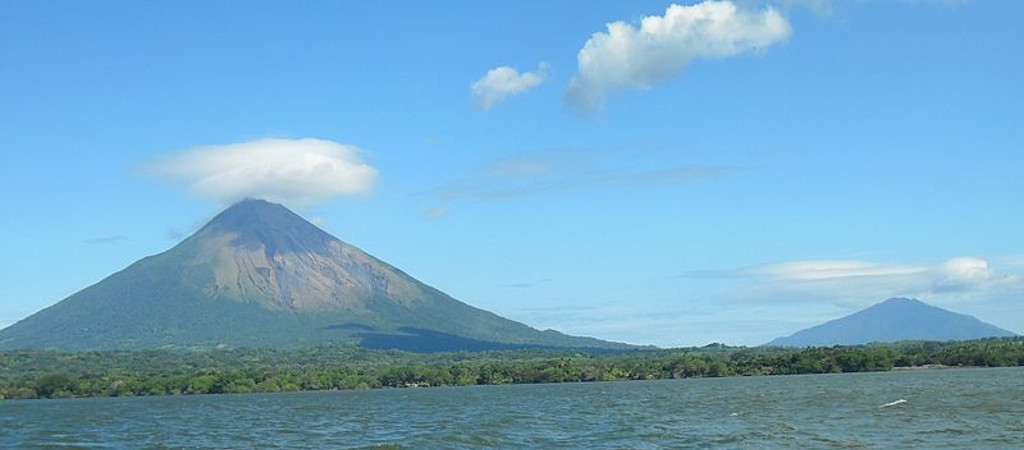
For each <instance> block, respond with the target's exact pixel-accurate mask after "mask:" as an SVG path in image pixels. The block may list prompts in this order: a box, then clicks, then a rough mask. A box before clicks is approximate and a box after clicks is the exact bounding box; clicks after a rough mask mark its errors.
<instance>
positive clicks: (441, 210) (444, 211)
mask: <svg viewBox="0 0 1024 450" xmlns="http://www.w3.org/2000/svg"><path fill="white" fill-rule="evenodd" d="M420 212H421V213H422V214H423V216H424V217H426V218H428V219H432V220H437V219H441V218H444V217H448V214H449V212H450V211H448V208H445V207H443V206H423V207H421V208H420Z"/></svg>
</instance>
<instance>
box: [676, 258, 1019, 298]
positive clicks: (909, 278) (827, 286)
mask: <svg viewBox="0 0 1024 450" xmlns="http://www.w3.org/2000/svg"><path fill="white" fill-rule="evenodd" d="M1010 267H1011V266H1007V267H1006V268H1007V269H1008V268H1010ZM684 277H687V278H733V279H736V278H745V279H748V280H749V283H750V284H749V285H748V286H747V287H746V288H743V289H741V290H740V291H736V292H732V293H729V294H727V295H726V296H725V297H728V298H732V299H736V300H744V301H769V302H779V301H782V302H794V301H796V302H799V301H810V302H820V301H827V302H832V303H834V304H837V305H842V306H851V307H853V306H858V307H859V306H865V305H868V304H871V303H875V302H878V301H881V300H884V299H886V298H889V297H916V298H921V299H927V300H929V301H933V302H936V303H939V304H943V303H945V304H950V303H957V302H962V301H971V300H975V299H978V298H983V297H989V296H1004V295H1005V294H1007V293H1009V292H1015V291H1018V290H1021V289H1024V277H1022V276H1021V275H1020V274H1013V273H1001V272H999V271H997V270H996V269H995V268H993V267H992V265H991V264H990V263H989V261H987V260H985V259H981V258H975V257H956V258H951V259H948V260H946V261H944V262H942V263H939V264H932V265H902V264H886V263H877V262H870V261H852V260H818V261H791V262H784V263H778V264H766V265H762V266H754V267H747V268H741V269H734V270H724V271H695V272H691V273H688V274H686V275H684Z"/></svg>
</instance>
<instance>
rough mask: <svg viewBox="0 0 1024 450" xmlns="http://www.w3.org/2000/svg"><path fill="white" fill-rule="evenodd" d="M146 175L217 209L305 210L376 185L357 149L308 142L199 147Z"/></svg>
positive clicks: (374, 173) (158, 164)
mask: <svg viewBox="0 0 1024 450" xmlns="http://www.w3.org/2000/svg"><path fill="white" fill-rule="evenodd" d="M147 169H148V171H149V172H150V173H153V174H156V175H158V176H161V177H165V178H168V179H171V180H176V181H184V182H186V183H188V185H189V191H190V192H192V193H193V194H195V195H197V196H199V197H202V198H205V199H209V200H213V201H216V202H219V203H221V204H229V203H233V202H235V201H238V200H241V199H243V198H246V197H256V198H263V199H267V200H270V201H275V202H280V203H285V204H289V205H300V206H301V205H309V204H313V203H321V202H324V201H327V200H329V199H331V198H334V197H337V196H345V195H356V194H362V193H365V192H368V191H370V190H371V189H372V188H373V185H374V182H375V181H376V180H377V170H376V169H374V168H373V167H371V166H370V165H369V164H367V163H365V162H363V160H362V156H361V152H360V150H359V149H358V148H356V147H353V146H349V145H344V144H339V143H336V142H332V141H327V140H322V139H309V138H307V139H262V140H257V141H251V142H243V143H239V144H229V145H217V146H208V147H199V148H194V149H190V150H186V151H183V152H181V153H179V154H176V155H172V156H168V157H165V158H162V159H159V160H157V161H155V162H153V163H151V164H150V165H149V166H148V167H147Z"/></svg>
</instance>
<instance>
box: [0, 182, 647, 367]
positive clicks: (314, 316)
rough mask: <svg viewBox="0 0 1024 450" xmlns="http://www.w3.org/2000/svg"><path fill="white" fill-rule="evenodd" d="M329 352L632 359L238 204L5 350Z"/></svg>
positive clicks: (261, 208) (7, 341) (293, 221)
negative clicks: (545, 353) (537, 351)
mask: <svg viewBox="0 0 1024 450" xmlns="http://www.w3.org/2000/svg"><path fill="white" fill-rule="evenodd" d="M325 344H355V345H360V346H363V347H368V348H397V349H403V350H410V351H424V352H429V351H452V350H487V349H507V348H523V347H559V348H566V347H568V348H595V349H625V348H633V346H630V345H626V344H619V343H614V342H608V341H602V340H599V339H594V338H588V337H576V336H569V335H565V334H562V333H559V332H557V331H553V330H545V331H540V330H537V329H534V328H531V327H529V326H527V325H525V324H522V323H520V322H516V321H513V320H509V319H505V318H503V317H500V316H498V315H495V314H492V313H490V312H487V311H484V310H482V309H478V308H474V307H472V306H469V305H467V304H465V303H462V302H460V301H458V300H455V299H453V298H451V297H450V296H448V295H446V294H445V293H443V292H441V291H439V290H437V289H434V288H432V287H430V286H427V285H426V284H423V283H421V282H419V281H417V280H416V279H414V278H413V277H411V276H409V275H407V274H406V273H404V272H402V271H401V270H399V269H397V268H395V267H393V266H391V265H389V264H387V263H385V262H383V261H381V260H379V259H377V258H375V257H373V256H371V255H369V254H367V253H366V252H364V251H362V250H360V249H359V248H357V247H354V246H352V245H349V244H347V243H345V242H342V241H341V240H339V239H337V238H335V237H334V236H331V235H330V234H328V233H326V232H324V231H323V230H321V229H319V228H317V227H316V226H314V225H313V224H311V223H309V222H307V221H306V220H304V219H303V218H301V217H299V216H298V215H296V214H295V213H293V212H292V211H290V210H288V209H287V208H285V207H284V206H282V205H279V204H275V203H270V202H267V201H264V200H244V201H241V202H239V203H236V204H234V205H232V206H231V207H229V208H227V209H226V210H224V211H223V212H221V213H220V214H219V215H217V216H216V217H215V218H213V220H211V221H210V222H209V223H207V224H206V225H205V226H204V227H203V228H202V229H200V230H199V231H197V232H196V233H195V234H193V235H191V236H189V237H188V238H186V239H185V240H184V241H182V242H181V243H179V244H178V245H176V246H174V247H173V248H171V249H170V250H167V251H165V252H163V253H160V254H157V255H153V256H149V257H146V258H143V259H141V260H139V261H137V262H135V263H133V264H132V265H130V266H128V267H127V268H125V269H124V270H122V271H120V272H117V273H115V274H113V275H111V276H109V277H107V278H106V279H104V280H102V281H100V282H99V283H96V284H94V285H92V286H89V287H87V288H85V289H83V290H81V291H79V292H77V293H75V294H73V295H71V296H70V297H68V298H66V299H64V300H62V301H60V302H58V303H57V304H55V305H53V306H51V307H49V308H46V309H44V310H42V311H39V312H38V313H36V314H34V315H32V316H30V317H28V318H26V319H24V320H22V321H20V322H18V323H16V324H14V325H11V326H9V327H7V328H5V329H3V330H0V349H15V348H46V349H58V350H71V351H81V350H106V349H151V348H210V347H260V348H283V349H287V348H302V347H309V346H315V345H325Z"/></svg>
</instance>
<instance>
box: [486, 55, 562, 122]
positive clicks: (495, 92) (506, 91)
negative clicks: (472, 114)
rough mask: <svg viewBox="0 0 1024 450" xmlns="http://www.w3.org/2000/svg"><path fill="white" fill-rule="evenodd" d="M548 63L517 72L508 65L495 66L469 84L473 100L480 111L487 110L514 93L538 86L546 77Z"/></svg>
mask: <svg viewBox="0 0 1024 450" xmlns="http://www.w3.org/2000/svg"><path fill="white" fill-rule="evenodd" d="M547 72H548V63H546V62H542V63H540V65H539V66H538V67H537V70H536V71H534V72H523V73H519V71H517V70H516V69H514V68H512V67H509V66H501V67H495V68H493V69H491V70H488V71H487V74H485V75H484V76H483V77H482V78H480V79H479V80H476V81H474V82H473V84H471V85H470V86H469V90H470V93H471V94H472V95H473V101H474V102H475V103H476V106H477V108H480V110H481V111H488V110H490V109H491V108H493V107H494V106H495V105H497V104H498V103H501V102H503V101H505V100H506V99H507V98H509V97H512V96H514V95H519V94H522V93H524V92H526V91H529V90H530V89H533V88H535V87H537V86H540V85H541V83H543V82H544V79H546V78H547Z"/></svg>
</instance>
